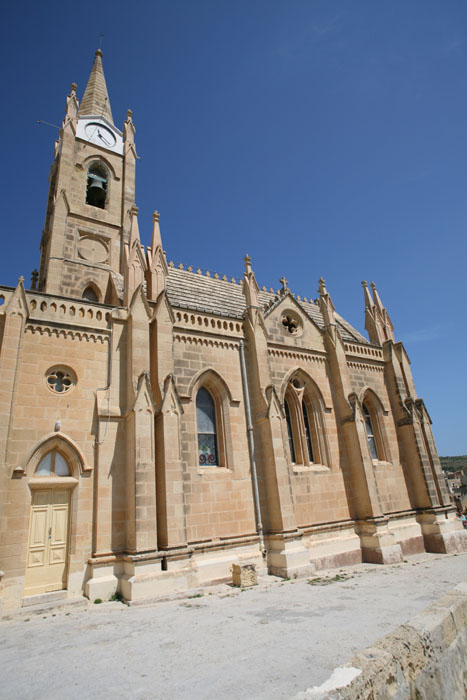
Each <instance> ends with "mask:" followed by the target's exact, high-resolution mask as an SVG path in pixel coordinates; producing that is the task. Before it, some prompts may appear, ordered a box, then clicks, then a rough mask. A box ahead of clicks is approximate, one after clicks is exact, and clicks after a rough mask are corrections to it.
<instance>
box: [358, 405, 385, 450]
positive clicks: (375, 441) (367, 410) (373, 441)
mask: <svg viewBox="0 0 467 700" xmlns="http://www.w3.org/2000/svg"><path fill="white" fill-rule="evenodd" d="M362 409H363V419H364V421H365V430H366V437H367V440H368V448H369V450H370V455H371V459H377V460H381V459H382V447H381V444H380V439H379V435H378V433H377V432H375V431H377V430H378V427H377V425H378V424H377V420H376V417H375V414H374V411H373V409H372V407H371V406H369V405H368V404H367V403H366V402H364V403H363V405H362Z"/></svg>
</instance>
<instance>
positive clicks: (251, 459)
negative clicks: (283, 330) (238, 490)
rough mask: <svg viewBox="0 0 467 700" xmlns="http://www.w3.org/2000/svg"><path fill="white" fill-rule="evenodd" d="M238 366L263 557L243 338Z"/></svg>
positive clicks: (264, 551) (261, 525) (261, 526)
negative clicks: (239, 368)
mask: <svg viewBox="0 0 467 700" xmlns="http://www.w3.org/2000/svg"><path fill="white" fill-rule="evenodd" d="M240 367H241V370H242V382H243V393H244V396H245V412H246V423H247V425H246V430H247V435H248V448H249V453H250V467H251V479H252V481H253V500H254V503H255V513H256V530H257V532H258V535H259V543H260V546H259V548H260V551H261V554H262V555H263V557H265V556H266V553H267V552H266V548H265V546H264V535H263V523H262V522H261V506H260V501H259V490H258V474H257V472H256V461H255V441H254V438H253V426H252V424H251V409H250V394H249V391H248V379H247V374H246V365H245V346H244V343H243V340H241V341H240Z"/></svg>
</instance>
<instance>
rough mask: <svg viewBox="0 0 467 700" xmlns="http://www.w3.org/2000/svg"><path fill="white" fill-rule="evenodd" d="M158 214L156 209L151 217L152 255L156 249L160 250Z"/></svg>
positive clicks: (160, 239)
mask: <svg viewBox="0 0 467 700" xmlns="http://www.w3.org/2000/svg"><path fill="white" fill-rule="evenodd" d="M159 219H160V214H159V212H158V211H157V209H156V210H155V211H154V213H153V215H152V240H151V250H152V252H153V253H154V252H155V250H156V249H157V248H162V238H161V230H160V227H159Z"/></svg>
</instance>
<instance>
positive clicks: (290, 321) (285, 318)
mask: <svg viewBox="0 0 467 700" xmlns="http://www.w3.org/2000/svg"><path fill="white" fill-rule="evenodd" d="M281 320H282V325H283V327H284V330H285V331H286V333H290V335H299V334H300V332H301V330H302V322H301V319H300V317H299V316H298V315H297V314H295V313H293V311H286V312H285V313H284V314H283V315H282V319H281Z"/></svg>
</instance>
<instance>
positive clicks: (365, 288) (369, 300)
mask: <svg viewBox="0 0 467 700" xmlns="http://www.w3.org/2000/svg"><path fill="white" fill-rule="evenodd" d="M362 287H363V297H364V299H365V308H367V309H372V308H373V300H372V298H371V295H370V290H369V289H368V282H367V281H366V280H363V282H362Z"/></svg>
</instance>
